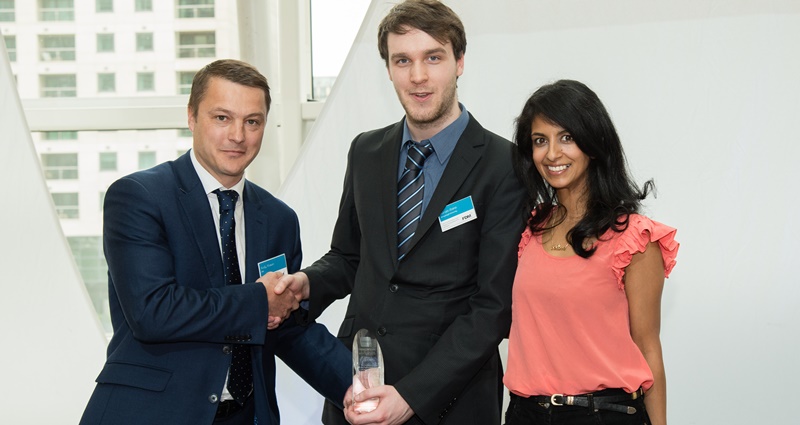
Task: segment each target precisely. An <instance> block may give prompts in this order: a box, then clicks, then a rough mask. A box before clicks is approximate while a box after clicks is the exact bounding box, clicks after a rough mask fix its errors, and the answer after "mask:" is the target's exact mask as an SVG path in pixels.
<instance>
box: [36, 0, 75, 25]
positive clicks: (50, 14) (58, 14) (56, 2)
mask: <svg viewBox="0 0 800 425" xmlns="http://www.w3.org/2000/svg"><path fill="white" fill-rule="evenodd" d="M39 19H40V20H42V21H74V20H75V5H74V3H73V0H39Z"/></svg>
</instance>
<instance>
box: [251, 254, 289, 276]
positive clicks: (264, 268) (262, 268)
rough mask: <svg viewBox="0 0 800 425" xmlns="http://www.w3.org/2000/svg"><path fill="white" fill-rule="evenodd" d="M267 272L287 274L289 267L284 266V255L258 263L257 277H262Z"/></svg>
mask: <svg viewBox="0 0 800 425" xmlns="http://www.w3.org/2000/svg"><path fill="white" fill-rule="evenodd" d="M269 272H281V273H283V274H289V267H287V266H286V254H281V255H278V256H277V257H272V258H270V259H268V260H264V261H262V262H260V263H258V275H259V276H264V275H265V274H267V273H269Z"/></svg>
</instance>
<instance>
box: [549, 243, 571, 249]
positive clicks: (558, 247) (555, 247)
mask: <svg viewBox="0 0 800 425" xmlns="http://www.w3.org/2000/svg"><path fill="white" fill-rule="evenodd" d="M566 250H567V246H566V245H561V244H560V243H557V244H555V245H553V246H551V247H550V251H566Z"/></svg>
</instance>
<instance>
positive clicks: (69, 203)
mask: <svg viewBox="0 0 800 425" xmlns="http://www.w3.org/2000/svg"><path fill="white" fill-rule="evenodd" d="M51 195H52V196H53V204H54V205H55V207H56V214H58V218H79V211H80V210H79V209H78V194H77V193H53V194H51Z"/></svg>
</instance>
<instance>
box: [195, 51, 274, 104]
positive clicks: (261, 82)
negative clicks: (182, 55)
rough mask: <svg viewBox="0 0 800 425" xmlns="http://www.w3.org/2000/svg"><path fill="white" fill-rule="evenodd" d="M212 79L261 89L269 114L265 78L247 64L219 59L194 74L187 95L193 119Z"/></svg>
mask: <svg viewBox="0 0 800 425" xmlns="http://www.w3.org/2000/svg"><path fill="white" fill-rule="evenodd" d="M214 77H218V78H222V79H225V80H228V81H230V82H232V83H236V84H241V85H243V86H247V87H254V88H257V89H261V90H262V91H264V101H265V102H266V103H267V112H269V106H270V104H271V103H272V97H270V94H269V84H268V83H267V77H265V76H264V75H263V74H261V73H260V72H258V70H257V69H256V68H255V67H254V66H253V65H250V64H249V63H246V62H242V61H238V60H235V59H220V60H217V61H214V62H211V63H210V64H208V65H206V66H204V67H203V68H202V69H201V70H199V71H197V73H196V74H194V79H193V80H192V91H191V94H189V109H190V110H191V111H192V114H193V115H194V116H195V117H197V108H198V107H199V106H200V102H201V101H202V100H203V97H204V96H205V95H206V91H207V90H208V83H209V81H211V79H212V78H214Z"/></svg>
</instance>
